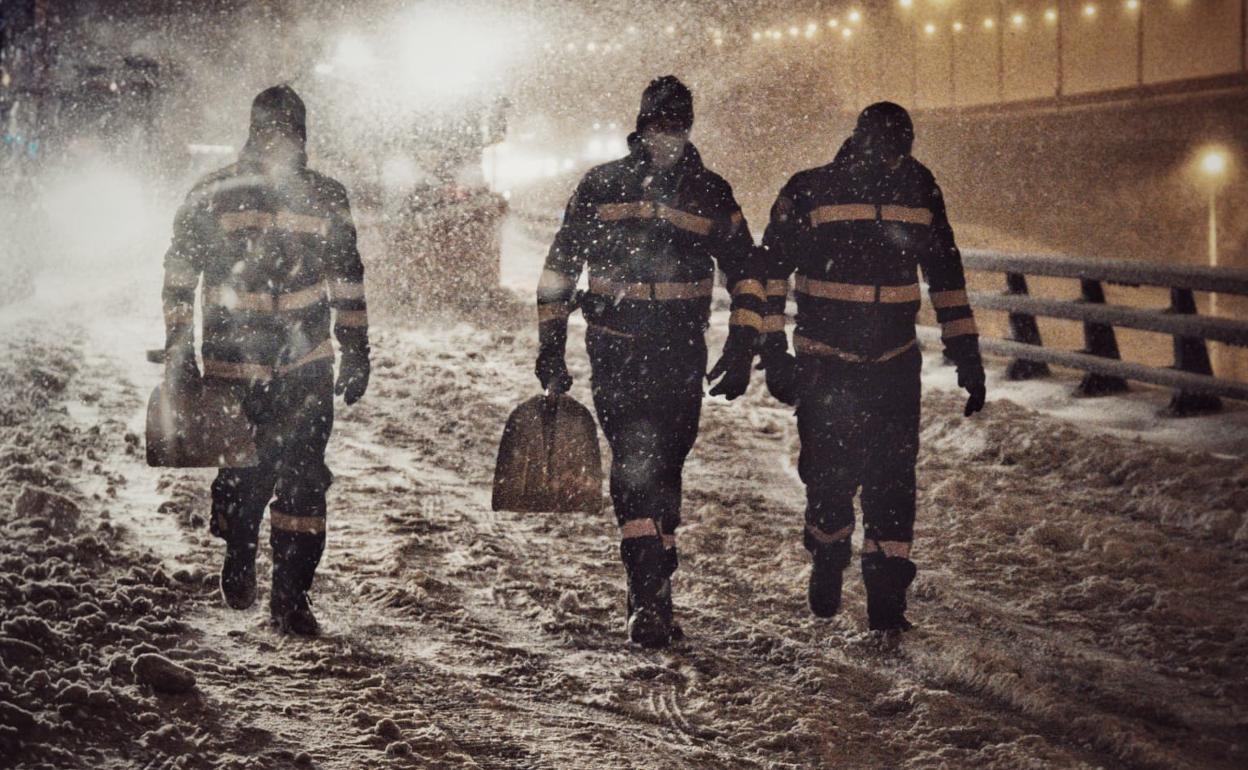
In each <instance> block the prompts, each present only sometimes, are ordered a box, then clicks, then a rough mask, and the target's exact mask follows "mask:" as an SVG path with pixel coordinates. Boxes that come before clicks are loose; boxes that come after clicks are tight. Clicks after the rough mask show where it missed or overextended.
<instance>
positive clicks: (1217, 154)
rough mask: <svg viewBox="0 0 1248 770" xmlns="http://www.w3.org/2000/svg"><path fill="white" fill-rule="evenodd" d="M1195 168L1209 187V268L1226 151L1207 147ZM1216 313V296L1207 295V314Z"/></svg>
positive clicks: (1214, 256) (1226, 169) (1226, 166)
mask: <svg viewBox="0 0 1248 770" xmlns="http://www.w3.org/2000/svg"><path fill="white" fill-rule="evenodd" d="M1197 164H1198V165H1197V167H1198V168H1199V170H1200V174H1201V176H1202V177H1204V179H1205V182H1206V184H1207V185H1208V187H1209V266H1210V267H1217V266H1218V189H1219V188H1221V186H1222V184H1223V182H1225V181H1226V177H1227V174H1228V172H1229V171H1230V167H1231V159H1230V156H1229V155H1228V154H1227V152H1226V150H1224V149H1222V148H1220V147H1207V148H1205V149H1204V150H1201V152H1200V156H1199V159H1198V161H1197ZM1217 313H1218V295H1217V294H1216V293H1211V294H1210V295H1209V314H1210V315H1217Z"/></svg>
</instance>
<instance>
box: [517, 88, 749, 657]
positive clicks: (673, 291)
mask: <svg viewBox="0 0 1248 770" xmlns="http://www.w3.org/2000/svg"><path fill="white" fill-rule="evenodd" d="M692 127H693V97H692V94H691V93H690V92H689V89H688V88H686V87H685V85H684V84H683V83H681V82H680V81H679V80H678V79H676V78H675V77H672V76H667V77H662V78H658V79H656V80H654V81H652V82H651V83H650V85H649V86H648V87H647V88H646V90H645V93H644V94H643V95H642V99H641V110H640V113H639V114H638V116H637V130H636V131H635V132H634V133H633V134H632V135H630V136H629V139H628V144H629V154H628V156H627V157H624V158H622V159H620V160H617V161H614V162H611V163H607V164H605V165H602V166H598V167H596V168H594V169H591V170H590V171H589V173H587V174H586V175H585V177H584V179H582V180H581V183H580V184H579V185H578V186H577V189H576V192H575V193H574V194H573V196H572V199H571V202H570V203H569V204H568V207H567V212H566V214H565V215H564V221H563V226H562V228H561V229H560V230H559V233H558V235H556V236H555V241H554V243H553V245H552V246H551V249H550V253H549V254H548V256H547V257H546V265H545V270H544V272H543V273H542V279H541V282H540V284H539V285H538V289H537V303H538V322H539V327H538V328H539V332H540V339H541V350H540V353H539V354H538V359H537V376H538V379H539V380H540V381H541V383H542V387H543V388H545V389H547V390H548V391H553V392H563V391H566V390H567V389H568V387H569V386H570V385H571V383H572V378H571V377H570V376H569V375H568V370H567V367H566V365H565V363H564V348H565V345H566V341H567V318H568V313H569V312H570V310H571V309H572V307H573V304H574V294H575V289H576V284H577V281H578V278H579V276H580V273H581V270H582V268H583V267H584V266H585V265H586V264H587V263H588V265H589V291H588V294H587V295H586V296H585V298H584V301H583V303H582V308H583V310H584V313H585V317H586V320H587V321H588V323H589V329H588V331H587V333H586V346H587V348H588V351H589V358H590V365H591V368H592V372H593V379H592V389H593V395H594V406H595V408H596V411H597V413H598V420H599V423H600V424H601V425H602V430H603V432H604V433H605V434H606V437H607V441H608V442H609V443H610V445H611V452H612V465H611V499H612V502H613V504H614V508H615V514H616V518H617V520H618V522H619V525H620V538H621V545H620V552H621V556H622V558H623V561H624V566H625V571H626V573H627V576H628V633H629V638H630V639H631V640H632V641H633V642H635V643H637V644H640V645H643V646H647V647H661V646H664V645H666V644H668V643H669V641H670V640H671V639H672V637H673V635H674V634H676V635H678V634H679V631H678V630H677V629H676V628H675V627H674V625H673V622H672V598H671V575H672V573H673V572H674V571H675V569H676V564H677V556H676V528H677V526H678V525H679V524H680V501H681V473H682V470H683V467H684V462H685V457H686V456H687V455H688V454H689V451H690V449H692V448H693V443H694V440H695V438H696V437H697V434H698V419H699V415H700V413H701V405H702V377H703V376H704V373H705V372H706V364H707V349H706V339H705V336H704V335H705V330H706V327H707V323H708V319H709V316H710V307H711V289H712V286H713V283H714V272H715V265H716V263H718V265H719V267H720V269H721V270H723V272H724V273H725V274H726V276H727V281H728V288H729V291H730V292H731V294H732V298H733V299H732V307H733V310H732V315H731V318H730V321H729V324H730V325H729V334H728V341H727V343H726V345H725V347H724V354H723V357H722V358H721V359H720V361H719V362H718V363H717V364H716V366H715V368H714V369H713V370H712V372H711V373H710V375H709V376H708V379H715V378H718V377H719V376H721V375H723V379H722V380H721V381H720V382H719V384H718V385H716V386H715V387H714V388H712V389H711V394H712V395H721V394H722V395H724V396H726V397H727V398H729V399H733V398H735V397H737V396H739V395H741V394H742V393H743V392H745V388H746V386H747V385H748V383H749V376H750V364H751V362H752V360H753V357H754V350H755V345H756V343H757V335H758V333H759V329H760V328H761V325H762V311H763V305H764V294H763V285H762V283H761V281H760V280H759V279H758V278H757V277H751V270H752V269H753V266H754V262H753V241H752V239H751V237H750V233H749V229H748V227H747V225H746V222H745V219H744V217H743V216H742V214H741V209H740V207H739V206H738V205H737V203H736V200H735V199H734V198H733V195H732V188H731V187H729V185H728V183H727V182H725V181H724V180H723V179H722V178H720V177H719V176H718V175H717V174H715V173H713V172H711V171H710V170H709V169H707V168H706V167H705V166H704V165H703V164H702V159H701V157H700V156H699V154H698V151H697V149H695V148H694V146H693V145H692V144H690V142H689V132H690V130H691V129H692Z"/></svg>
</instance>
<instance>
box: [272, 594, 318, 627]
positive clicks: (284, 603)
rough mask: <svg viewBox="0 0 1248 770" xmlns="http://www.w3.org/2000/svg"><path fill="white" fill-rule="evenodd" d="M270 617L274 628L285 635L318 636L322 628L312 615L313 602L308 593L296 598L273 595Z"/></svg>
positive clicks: (298, 595)
mask: <svg viewBox="0 0 1248 770" xmlns="http://www.w3.org/2000/svg"><path fill="white" fill-rule="evenodd" d="M269 615H270V618H269V619H270V621H271V622H272V624H273V627H274V628H275V629H277V630H278V631H279V632H280V633H283V634H294V635H295V636H317V635H318V634H320V633H321V626H320V624H319V623H317V622H316V616H315V615H313V614H312V602H311V601H310V600H309V599H308V595H307V594H306V593H303V592H300V593H298V594H296V595H295V596H293V597H291V596H279V595H278V594H276V593H275V594H273V596H272V597H270V599H269Z"/></svg>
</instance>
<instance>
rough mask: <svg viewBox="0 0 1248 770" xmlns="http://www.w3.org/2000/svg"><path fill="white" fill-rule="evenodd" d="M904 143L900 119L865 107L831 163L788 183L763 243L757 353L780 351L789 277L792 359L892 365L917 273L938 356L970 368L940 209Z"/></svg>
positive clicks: (973, 342) (959, 281) (958, 262)
mask: <svg viewBox="0 0 1248 770" xmlns="http://www.w3.org/2000/svg"><path fill="white" fill-rule="evenodd" d="M882 107H884V108H894V109H881V108H882ZM898 111H899V113H898ZM881 113H882V114H881ZM912 139H913V129H912V128H910V124H909V117H908V116H906V115H905V111H904V110H902V108H900V107H897V106H896V105H887V104H884V105H873V106H872V107H871V108H868V110H867V111H865V112H864V114H863V116H862V118H860V120H859V125H858V128H857V129H856V130H855V132H854V134H853V135H852V136H851V137H850V138H849V139H847V140H846V141H845V143H844V144H843V145H842V146H841V149H840V151H839V152H838V153H837V154H836V157H835V159H834V160H833V161H832V162H831V163H829V164H827V165H825V166H820V167H818V168H814V169H809V170H807V171H802V172H800V173H798V174H796V175H795V176H794V177H793V178H792V179H790V180H789V182H788V183H787V184H786V185H785V186H784V188H783V189H782V190H781V191H780V195H779V197H778V198H777V199H776V202H775V204H774V205H773V206H772V210H771V220H770V223H769V224H768V227H767V230H766V232H765V234H764V236H763V255H762V258H763V260H764V263H765V270H766V275H767V278H768V283H767V294H768V295H769V303H768V310H767V320H766V322H765V326H766V331H767V332H768V334H767V337H766V339H765V340H764V342H763V347H764V350H768V349H777V348H778V349H781V350H783V349H784V348H786V347H787V342H786V340H785V337H784V333H783V322H784V319H783V314H784V294H785V293H786V290H787V283H788V278H789V276H790V275H792V274H794V273H796V277H795V281H794V288H795V293H796V297H797V325H796V329H795V331H794V335H793V340H794V347H795V348H796V350H797V352H798V353H799V354H802V353H805V354H813V355H822V356H834V357H837V358H840V359H842V360H848V361H856V362H871V361H883V360H888V359H889V358H892V357H895V356H896V355H900V354H901V353H902V352H905V350H907V349H909V347H911V346H913V345H914V343H915V329H914V326H915V316H916V314H917V312H918V310H919V304H920V289H919V283H918V280H919V275H918V273H919V271H920V270H922V272H923V276H924V277H925V278H926V280H927V282H928V290H929V295H930V297H931V301H932V304H933V306H934V307H935V308H936V314H937V320H938V321H939V322H940V323H941V328H942V337H943V339H944V343H945V349H946V353H947V354H948V355H949V356H950V358H951V359H952V360H953V361H954V362H955V363H957V364H958V365H959V366H962V365H966V364H971V363H973V362H974V361H977V360H978V359H979V342H978V331H977V329H976V326H975V319H974V315H973V313H972V312H971V308H970V306H969V304H968V302H967V297H966V279H965V276H964V273H963V268H962V258H961V254H960V253H959V251H958V247H957V245H956V243H955V241H954V237H953V230H952V228H951V227H950V225H949V219H948V216H947V215H946V212H945V202H944V197H943V196H942V194H941V191H940V187H939V186H938V185H937V184H936V180H935V178H934V177H933V176H932V173H931V172H930V171H928V169H927V168H926V167H925V166H924V165H923V164H922V163H920V162H919V161H917V160H915V159H914V157H913V156H911V155H910V144H911V141H912Z"/></svg>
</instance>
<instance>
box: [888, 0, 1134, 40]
mask: <svg viewBox="0 0 1248 770" xmlns="http://www.w3.org/2000/svg"><path fill="white" fill-rule="evenodd" d="M902 4H903V5H907V4H908V3H906V2H905V0H902ZM1123 7H1124V8H1126V10H1128V11H1138V10H1139V9H1140V0H1124V2H1123ZM1098 13H1100V8H1099V7H1098V6H1097V4H1096V3H1085V4H1084V5H1083V7H1082V8H1081V9H1080V14H1081V15H1082V16H1083V17H1084V18H1085V19H1087V20H1089V21H1090V20H1092V19H1095V18H1096V16H1097V14H1098ZM1044 21H1045V23H1046V24H1056V23H1057V10H1056V9H1053V8H1049V9H1048V10H1046V11H1045V12H1044ZM1010 24H1011V25H1013V26H1015V27H1023V26H1026V24H1027V14H1025V13H1022V12H1015V13H1013V14H1011V15H1010ZM996 26H997V20H996V19H995V18H993V17H991V16H986V17H984V21H983V27H984V29H989V30H990V29H995V28H996ZM965 28H966V25H965V24H963V23H962V22H960V21H955V22H953V24H951V25H950V29H952V30H953V31H954V32H961V31H962V30H964V29H965ZM937 30H938V27H937V26H936V24H935V23H933V22H930V21H929V22H927V23H926V24H924V25H923V33H924V34H926V35H935V34H936V32H937Z"/></svg>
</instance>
